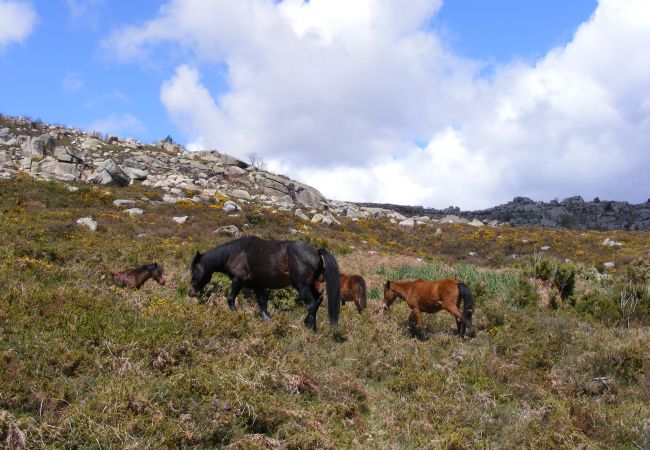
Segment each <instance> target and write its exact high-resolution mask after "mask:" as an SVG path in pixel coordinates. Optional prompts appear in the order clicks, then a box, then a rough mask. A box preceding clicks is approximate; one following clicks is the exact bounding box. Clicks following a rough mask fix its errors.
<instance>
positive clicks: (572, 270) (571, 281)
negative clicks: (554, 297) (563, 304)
mask: <svg viewBox="0 0 650 450" xmlns="http://www.w3.org/2000/svg"><path fill="white" fill-rule="evenodd" d="M553 284H554V285H555V287H556V288H557V290H558V291H559V292H560V297H561V298H562V300H567V299H569V298H570V297H571V296H572V295H573V291H574V289H575V286H576V267H575V266H574V265H573V264H571V263H562V264H559V265H558V266H557V267H556V268H555V271H554V274H553Z"/></svg>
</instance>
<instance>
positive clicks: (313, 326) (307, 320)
mask: <svg viewBox="0 0 650 450" xmlns="http://www.w3.org/2000/svg"><path fill="white" fill-rule="evenodd" d="M303 322H304V324H305V326H306V327H307V328H309V329H310V330H311V331H316V321H315V320H311V318H310V317H309V316H307V317H305V320H304V321H303Z"/></svg>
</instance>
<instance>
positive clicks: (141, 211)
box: [124, 208, 144, 217]
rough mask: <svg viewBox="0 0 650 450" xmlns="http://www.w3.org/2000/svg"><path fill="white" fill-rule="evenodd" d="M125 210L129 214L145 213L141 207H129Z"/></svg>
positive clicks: (139, 214)
mask: <svg viewBox="0 0 650 450" xmlns="http://www.w3.org/2000/svg"><path fill="white" fill-rule="evenodd" d="M124 212H125V213H126V214H128V215H129V216H131V217H133V216H141V215H142V214H143V213H144V210H143V209H141V208H129V209H125V210H124Z"/></svg>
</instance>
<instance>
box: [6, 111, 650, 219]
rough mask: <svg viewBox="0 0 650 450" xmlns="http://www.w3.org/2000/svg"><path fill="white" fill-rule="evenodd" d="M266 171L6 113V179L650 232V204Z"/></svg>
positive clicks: (235, 209) (240, 204) (231, 208)
mask: <svg viewBox="0 0 650 450" xmlns="http://www.w3.org/2000/svg"><path fill="white" fill-rule="evenodd" d="M259 169H260V166H251V165H250V164H247V163H245V162H244V161H241V160H239V159H237V158H235V157H233V156H230V155H227V154H224V153H220V152H218V151H214V150H205V151H199V152H188V151H186V150H185V149H183V148H182V147H180V146H179V145H177V144H175V143H173V142H170V141H169V140H165V141H161V142H158V143H154V144H149V145H148V144H144V143H142V142H138V141H137V140H135V139H133V138H127V139H124V140H121V139H120V138H118V137H116V136H110V137H109V138H107V139H106V140H103V139H101V138H100V137H99V136H98V135H97V134H95V133H86V132H84V131H81V130H77V129H73V128H66V127H58V126H54V125H46V124H43V123H40V122H34V121H31V120H29V119H24V118H16V117H6V116H0V179H3V178H10V177H12V176H13V175H14V174H16V173H18V172H24V173H28V174H29V175H31V176H33V177H35V178H42V179H52V178H54V179H58V180H63V181H77V182H90V183H97V184H101V185H117V186H126V185H127V184H130V183H133V182H138V183H142V185H144V186H150V187H153V188H157V189H160V190H161V191H162V200H163V202H165V203H176V202H178V201H181V200H185V201H188V200H189V201H194V202H210V203H218V204H219V205H220V207H222V208H223V209H224V210H225V211H227V212H230V213H233V214H238V213H239V211H240V210H241V209H242V208H244V209H246V208H248V207H249V205H250V204H258V205H261V206H262V207H263V208H265V209H268V210H271V211H272V212H285V213H290V214H293V215H295V216H296V217H299V218H300V219H302V220H304V221H305V222H311V223H314V224H325V225H337V224H340V223H341V221H342V220H347V221H364V220H386V221H389V222H391V223H393V224H395V226H398V224H401V225H402V226H403V227H408V228H410V227H413V229H414V231H415V232H417V231H418V230H419V229H421V227H430V228H431V229H432V230H436V227H437V225H435V224H436V223H456V224H466V225H468V226H474V227H482V226H492V227H494V226H500V225H503V224H507V225H512V226H531V227H532V226H546V227H565V228H583V229H599V230H618V229H622V230H650V200H649V201H648V202H646V203H642V204H638V205H631V204H629V203H627V202H616V201H600V200H598V199H595V200H594V201H591V202H585V201H584V200H583V199H582V198H581V197H569V198H567V199H564V200H562V201H551V202H536V201H533V200H531V199H529V198H526V197H515V198H514V199H513V200H512V201H511V202H508V203H506V204H503V205H499V206H496V207H493V208H489V209H485V210H480V211H460V209H459V208H457V207H449V208H446V209H441V210H438V209H432V208H423V207H421V206H402V205H392V204H373V203H357V204H353V203H349V202H341V201H334V200H327V199H326V198H325V197H324V196H323V195H322V194H321V193H320V192H319V191H318V190H317V189H314V188H313V187H311V186H308V185H306V184H304V183H301V182H299V181H296V180H292V179H290V178H288V177H285V176H283V175H278V174H273V173H269V172H266V171H264V170H259ZM232 200H236V201H237V203H235V202H234V201H232ZM124 206H126V205H124ZM130 206H133V205H130ZM134 214H135V213H134Z"/></svg>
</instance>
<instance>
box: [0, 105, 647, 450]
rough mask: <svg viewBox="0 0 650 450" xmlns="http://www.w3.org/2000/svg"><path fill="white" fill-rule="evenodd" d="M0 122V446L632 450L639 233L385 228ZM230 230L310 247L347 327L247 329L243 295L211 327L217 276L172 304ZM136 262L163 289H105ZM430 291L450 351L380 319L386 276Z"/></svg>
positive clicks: (297, 312) (232, 180)
mask: <svg viewBox="0 0 650 450" xmlns="http://www.w3.org/2000/svg"><path fill="white" fill-rule="evenodd" d="M2 120H3V122H2V123H1V124H0V130H3V129H5V128H6V129H8V131H7V132H3V131H2V132H0V136H4V137H0V139H2V140H3V142H4V144H1V143H0V161H4V162H5V163H6V164H5V165H4V167H3V169H2V170H1V171H0V178H2V179H1V180H0V229H1V230H2V234H3V239H2V241H1V242H0V265H1V269H0V329H1V330H2V334H1V335H0V352H1V353H2V358H3V359H2V364H1V365H0V439H1V440H2V442H4V443H5V444H6V445H7V446H8V447H10V448H11V447H12V446H13V448H21V447H22V446H23V444H24V447H28V448H68V447H77V448H86V447H103V448H105V447H110V448H178V447H181V448H206V447H208V448H209V447H227V448H242V449H244V448H246V449H247V448H485V447H487V448H647V447H648V446H650V421H649V420H648V418H649V417H650V378H648V375H647V374H648V373H650V350H648V349H649V348H650V345H649V344H650V326H649V325H650V293H649V292H648V286H649V285H650V261H649V260H648V255H649V254H650V232H648V231H620V230H617V231H608V232H603V231H584V230H567V229H554V228H532V227H517V228H514V227H511V226H504V225H503V224H501V223H500V222H497V223H494V224H492V225H493V226H482V225H484V224H483V223H481V225H479V224H477V223H473V224H469V223H446V222H444V221H441V222H435V221H433V220H431V219H430V218H428V217H425V216H420V215H418V216H417V217H411V218H407V217H403V216H401V215H400V214H399V213H398V212H395V211H392V210H391V209H390V208H371V207H357V206H355V205H351V204H348V203H345V202H331V201H328V200H326V199H324V198H322V196H321V195H320V194H319V193H318V191H315V190H313V189H312V188H310V187H308V186H304V185H302V184H299V183H297V182H295V181H292V180H289V179H287V178H285V177H282V176H279V175H274V174H268V173H266V172H264V171H260V170H257V169H256V168H254V167H250V166H248V165H247V164H246V163H244V162H241V161H237V160H235V159H233V158H231V157H229V156H227V155H223V154H221V153H217V152H206V153H201V154H188V153H186V152H184V151H182V149H180V148H178V147H175V146H174V145H173V144H172V143H166V144H163V143H161V144H160V145H145V144H142V143H138V142H135V141H133V140H121V139H118V138H113V137H109V138H107V139H98V138H97V137H93V136H88V135H86V134H85V133H83V132H80V131H77V130H70V129H67V128H63V127H53V128H50V126H48V125H44V124H38V123H33V122H31V121H23V120H20V121H19V120H18V119H14V118H3V119H2ZM46 133H47V134H48V135H50V137H51V141H50V139H48V138H47V136H45V137H43V138H41V136H43V135H44V134H46ZM53 135H54V136H53ZM9 136H13V137H9ZM20 136H25V137H27V138H28V139H27V138H21V137H20ZM7 137H9V139H6V138H7ZM12 139H15V141H14V142H11V140H12ZM8 142H9V143H8ZM35 142H41V143H42V146H41V144H39V143H36V144H35ZM39 149H41V150H42V154H40V152H39ZM27 152H29V154H28V155H26V154H27ZM3 155H5V156H3ZM65 155H67V156H65ZM25 160H28V161H29V167H28V166H27V164H28V163H27V161H25ZM64 164H65V165H68V166H69V165H73V166H74V167H68V166H65V165H64ZM30 175H31V176H30ZM145 175H146V176H145ZM127 177H128V182H125V181H126V180H127ZM90 180H94V181H95V183H90V182H88V181H90ZM120 180H123V181H120ZM102 183H104V184H102ZM298 211H299V212H298ZM81 218H89V219H92V222H91V221H90V220H89V221H87V222H85V223H87V224H90V225H91V226H92V225H93V224H94V225H96V227H95V226H92V228H94V230H93V229H91V227H89V226H88V225H87V224H84V223H81V224H79V223H78V220H79V219H81ZM240 234H248V235H257V236H260V237H264V238H275V239H302V240H305V241H307V242H310V243H312V244H313V245H315V246H318V247H327V248H328V249H330V250H331V251H332V252H333V253H334V254H335V255H336V257H337V260H338V261H339V265H340V266H341V268H342V270H343V271H344V272H347V273H359V274H361V275H363V276H364V277H365V278H366V281H367V283H368V288H369V293H370V298H369V307H368V308H367V310H365V311H364V312H363V313H362V314H358V313H357V312H356V310H355V309H354V307H352V306H350V305H345V306H344V307H343V308H342V317H341V321H340V322H341V323H340V325H339V328H338V329H336V330H333V329H331V328H330V327H329V326H328V325H327V320H326V312H325V311H321V312H320V313H319V330H318V332H316V333H313V332H311V331H309V330H307V329H306V328H305V327H304V326H303V324H302V319H303V317H304V315H305V310H304V308H303V307H302V306H300V305H298V304H297V302H296V299H297V298H296V297H297V296H296V293H295V291H293V290H291V289H287V290H280V291H276V292H274V294H273V297H272V299H271V307H270V312H271V314H272V319H271V321H270V322H268V323H265V322H263V321H262V320H261V318H260V316H259V313H258V311H257V306H256V305H255V302H254V299H253V298H254V297H253V296H252V295H251V293H250V292H245V293H244V295H240V297H238V304H239V306H240V310H239V311H238V312H236V313H231V312H230V311H228V309H227V308H226V301H225V293H226V291H227V289H228V287H229V282H228V280H227V278H225V277H222V276H216V277H215V278H213V281H212V283H211V286H210V292H207V293H205V294H204V295H203V296H202V297H201V298H199V299H198V300H196V299H191V298H189V297H188V296H187V290H188V282H189V264H190V261H191V259H192V255H193V254H194V253H195V252H196V250H197V249H198V250H201V251H203V250H207V249H209V248H211V247H213V246H214V245H216V244H218V243H221V242H225V241H226V240H229V239H232V238H233V237H234V236H238V235H240ZM154 261H156V262H158V263H159V264H161V265H162V266H163V267H164V268H165V277H166V284H165V285H164V286H160V285H157V284H155V283H154V282H153V281H149V282H148V283H147V284H145V286H144V287H143V288H142V289H141V290H137V291H136V290H129V289H125V288H122V287H118V286H116V285H115V284H114V283H113V282H112V281H111V279H110V276H109V273H110V271H112V270H122V269H126V268H129V267H134V266H136V265H139V264H144V263H149V262H154ZM447 276H456V277H458V278H459V279H462V280H464V281H465V282H466V283H467V284H468V285H469V287H470V289H471V290H472V292H473V294H474V297H475V301H476V312H475V316H474V326H475V331H476V334H475V336H474V337H473V338H472V339H466V340H461V339H460V338H459V337H458V336H457V335H455V334H454V332H453V331H452V328H451V327H452V324H453V320H452V318H451V316H450V315H449V314H447V313H445V312H440V313H438V314H437V315H426V317H425V330H422V331H424V335H423V334H422V333H420V332H419V330H414V329H410V328H409V327H408V326H407V325H406V318H407V316H408V314H409V309H408V306H407V305H406V304H404V302H398V303H396V304H395V305H393V307H392V308H391V309H390V310H389V311H388V312H386V313H384V312H383V311H382V296H383V291H382V286H383V283H384V281H385V280H386V279H407V278H423V279H437V278H441V277H447ZM622 298H624V299H626V300H629V301H628V302H627V303H621V299H622ZM631 300H634V301H635V303H634V302H632V301H631ZM633 304H634V306H635V308H632V306H633Z"/></svg>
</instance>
